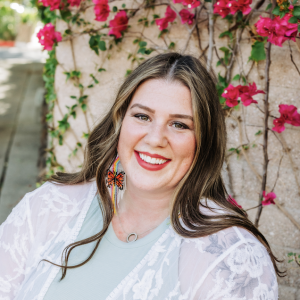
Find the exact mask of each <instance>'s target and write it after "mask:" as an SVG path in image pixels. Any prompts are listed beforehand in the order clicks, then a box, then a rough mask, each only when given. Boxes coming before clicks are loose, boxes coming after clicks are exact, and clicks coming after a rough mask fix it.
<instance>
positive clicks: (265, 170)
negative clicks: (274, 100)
mask: <svg viewBox="0 0 300 300" xmlns="http://www.w3.org/2000/svg"><path fill="white" fill-rule="evenodd" d="M275 6H276V0H273V1H272V10H273V9H274V7H275ZM271 18H272V19H273V18H274V16H273V15H272V16H271ZM271 45H272V44H271V43H270V42H267V49H266V66H265V78H266V80H265V97H264V129H263V156H264V164H263V174H262V182H261V190H260V193H259V199H258V204H260V206H259V207H258V210H257V213H256V217H255V223H254V225H255V226H256V227H258V224H259V219H260V217H261V213H262V205H261V202H262V200H263V192H264V191H265V190H266V185H267V173H268V165H269V157H268V133H269V131H268V121H269V92H270V66H271Z"/></svg>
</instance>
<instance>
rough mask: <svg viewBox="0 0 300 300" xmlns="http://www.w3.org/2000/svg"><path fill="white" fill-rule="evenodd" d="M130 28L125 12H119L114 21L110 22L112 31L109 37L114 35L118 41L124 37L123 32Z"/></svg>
mask: <svg viewBox="0 0 300 300" xmlns="http://www.w3.org/2000/svg"><path fill="white" fill-rule="evenodd" d="M127 26H128V17H127V15H126V12H125V11H124V10H121V11H119V12H118V13H117V14H116V15H115V17H114V19H113V20H111V21H109V27H110V30H109V32H108V34H109V35H114V36H115V37H116V39H118V38H120V37H121V36H122V31H124V30H125V29H126V28H127Z"/></svg>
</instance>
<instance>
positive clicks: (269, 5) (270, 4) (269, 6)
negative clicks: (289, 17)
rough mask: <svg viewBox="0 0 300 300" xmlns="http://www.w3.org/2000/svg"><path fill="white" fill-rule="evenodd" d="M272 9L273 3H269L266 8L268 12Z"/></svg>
mask: <svg viewBox="0 0 300 300" xmlns="http://www.w3.org/2000/svg"><path fill="white" fill-rule="evenodd" d="M297 1H298V0H297ZM271 7H272V3H269V4H268V5H267V7H266V10H269V9H270V8H271Z"/></svg>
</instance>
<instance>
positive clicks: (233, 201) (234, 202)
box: [227, 196, 243, 209]
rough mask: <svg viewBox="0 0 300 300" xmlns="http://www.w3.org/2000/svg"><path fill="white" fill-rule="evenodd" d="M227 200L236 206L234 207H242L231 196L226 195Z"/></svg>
mask: <svg viewBox="0 0 300 300" xmlns="http://www.w3.org/2000/svg"><path fill="white" fill-rule="evenodd" d="M227 201H229V202H230V203H231V204H232V205H234V206H236V207H239V208H241V209H243V208H242V206H241V205H239V204H238V203H237V202H236V200H235V199H234V198H232V197H231V196H229V197H228V199H227Z"/></svg>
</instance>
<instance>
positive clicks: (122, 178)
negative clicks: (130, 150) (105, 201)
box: [106, 155, 126, 214]
mask: <svg viewBox="0 0 300 300" xmlns="http://www.w3.org/2000/svg"><path fill="white" fill-rule="evenodd" d="M106 186H107V187H108V191H109V194H110V197H111V200H112V202H113V207H114V213H115V214H116V213H117V207H118V205H119V202H120V200H121V199H122V198H123V195H124V192H125V190H126V175H125V172H124V170H123V168H122V165H121V163H120V157H119V156H118V155H117V157H116V159H115V160H114V162H113V163H112V165H111V167H110V168H109V169H108V170H107V173H106Z"/></svg>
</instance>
